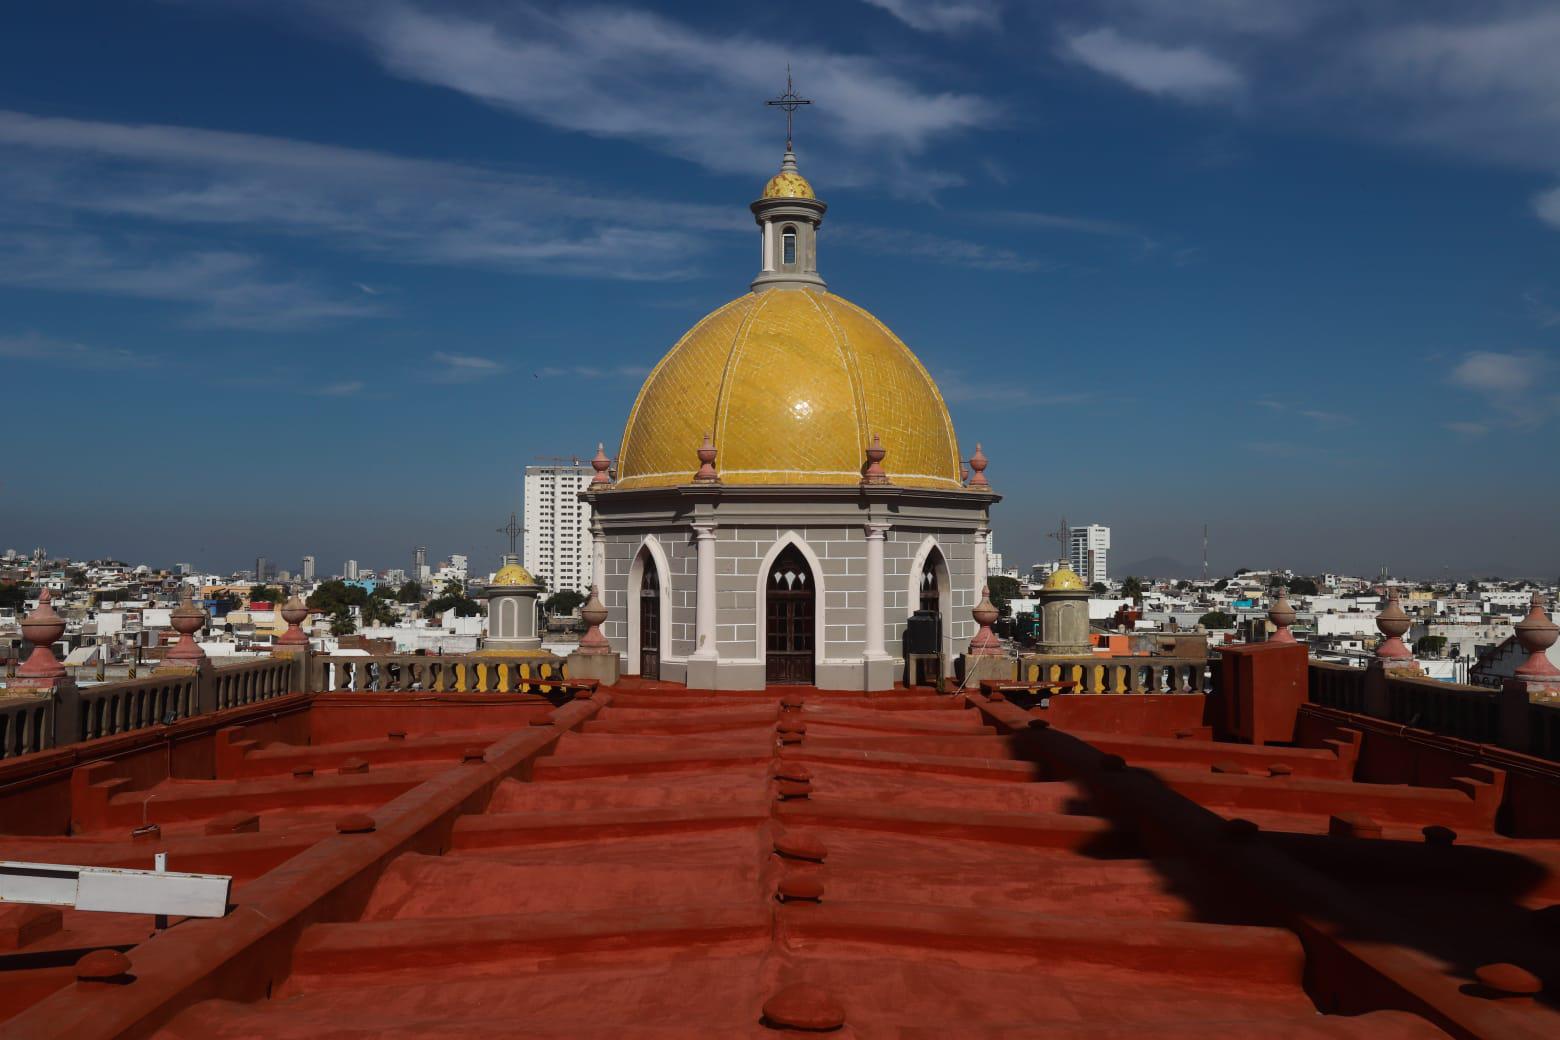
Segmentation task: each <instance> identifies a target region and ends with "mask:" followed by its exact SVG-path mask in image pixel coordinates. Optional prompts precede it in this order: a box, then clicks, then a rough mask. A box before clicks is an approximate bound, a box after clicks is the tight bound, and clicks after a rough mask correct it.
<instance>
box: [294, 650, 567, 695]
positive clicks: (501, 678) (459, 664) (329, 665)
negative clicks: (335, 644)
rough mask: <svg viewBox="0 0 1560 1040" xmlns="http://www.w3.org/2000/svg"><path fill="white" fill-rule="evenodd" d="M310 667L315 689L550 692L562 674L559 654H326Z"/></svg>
mask: <svg viewBox="0 0 1560 1040" xmlns="http://www.w3.org/2000/svg"><path fill="white" fill-rule="evenodd" d="M313 667H314V669H315V673H314V678H315V683H314V688H315V689H317V690H320V691H327V690H347V691H354V692H358V693H369V692H374V693H385V692H411V691H423V692H433V693H550V692H552V690H553V689H555V688H558V687H561V686H563V685H564V683H565V681H566V680H567V679H568V670H567V668H566V662H565V659H564V658H562V657H554V656H551V655H545V656H543V655H534V654H532V655H526V656H524V657H514V658H506V657H482V658H467V657H455V656H431V657H430V656H425V655H420V654H384V655H376V656H373V657H358V656H326V657H317V658H315V659H314V661H313Z"/></svg>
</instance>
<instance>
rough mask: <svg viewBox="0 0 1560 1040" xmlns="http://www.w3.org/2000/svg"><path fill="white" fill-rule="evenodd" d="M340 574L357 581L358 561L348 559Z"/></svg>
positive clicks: (349, 579)
mask: <svg viewBox="0 0 1560 1040" xmlns="http://www.w3.org/2000/svg"><path fill="white" fill-rule="evenodd" d="M341 576H342V577H344V578H346V579H347V580H348V581H357V576H358V562H357V561H356V560H348V561H347V565H346V566H345V567H343V568H342V569H341Z"/></svg>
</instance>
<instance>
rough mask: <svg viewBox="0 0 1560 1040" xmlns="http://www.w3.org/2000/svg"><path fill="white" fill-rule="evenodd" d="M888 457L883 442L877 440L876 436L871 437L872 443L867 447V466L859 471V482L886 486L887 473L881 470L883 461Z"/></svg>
mask: <svg viewBox="0 0 1560 1040" xmlns="http://www.w3.org/2000/svg"><path fill="white" fill-rule="evenodd" d="M887 455H888V451H887V450H886V449H884V447H883V442H882V441H880V440H878V435H877V434H875V433H874V434H873V435H872V443H871V444H870V445H868V446H867V464H866V465H865V466H863V467H862V470H861V482H862V483H863V484H887V483H888V473H887V471H885V470H884V469H883V459H884V458H885V457H886V456H887Z"/></svg>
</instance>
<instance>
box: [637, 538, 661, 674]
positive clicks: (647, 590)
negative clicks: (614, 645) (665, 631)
mask: <svg viewBox="0 0 1560 1040" xmlns="http://www.w3.org/2000/svg"><path fill="white" fill-rule="evenodd" d="M639 675H640V677H641V678H645V679H659V678H660V677H661V576H660V575H659V574H658V573H657V572H656V569H655V558H654V557H652V556H649V555H646V556H645V572H644V576H643V577H641V578H640V579H639Z"/></svg>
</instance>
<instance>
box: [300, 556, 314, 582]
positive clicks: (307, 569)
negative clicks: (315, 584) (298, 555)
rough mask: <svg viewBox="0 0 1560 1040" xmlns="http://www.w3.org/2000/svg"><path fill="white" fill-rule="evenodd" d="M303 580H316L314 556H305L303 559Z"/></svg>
mask: <svg viewBox="0 0 1560 1040" xmlns="http://www.w3.org/2000/svg"><path fill="white" fill-rule="evenodd" d="M303 580H304V581H313V580H314V557H312V556H305V557H304V558H303Z"/></svg>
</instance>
